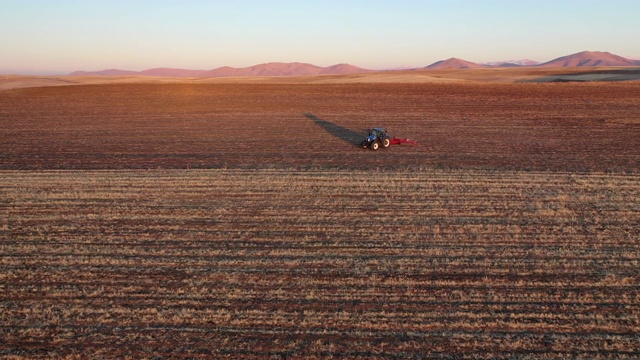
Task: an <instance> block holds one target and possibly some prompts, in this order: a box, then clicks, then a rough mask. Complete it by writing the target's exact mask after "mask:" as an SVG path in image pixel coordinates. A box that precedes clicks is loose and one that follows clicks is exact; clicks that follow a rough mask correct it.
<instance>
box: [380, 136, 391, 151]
mask: <svg viewBox="0 0 640 360" xmlns="http://www.w3.org/2000/svg"><path fill="white" fill-rule="evenodd" d="M389 145H391V140H389V138H384V139H383V140H382V147H383V148H385V149H386V148H388V147H389Z"/></svg>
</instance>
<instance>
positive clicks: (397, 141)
mask: <svg viewBox="0 0 640 360" xmlns="http://www.w3.org/2000/svg"><path fill="white" fill-rule="evenodd" d="M389 140H390V141H391V145H400V144H411V145H418V142H416V141H415V140H409V139H399V138H391V139H389Z"/></svg>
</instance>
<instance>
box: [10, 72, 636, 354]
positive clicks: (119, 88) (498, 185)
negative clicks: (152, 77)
mask: <svg viewBox="0 0 640 360" xmlns="http://www.w3.org/2000/svg"><path fill="white" fill-rule="evenodd" d="M639 99H640V83H628V84H624V85H621V84H610V83H606V84H458V85H452V84H338V85H335V84H329V85H318V84H280V85H278V84H270V85H264V84H262V85H251V84H204V85H194V84H131V85H121V84H120V85H87V86H73V87H60V88H29V89H14V90H4V91H1V92H0V125H2V126H1V128H0V167H1V170H0V206H1V208H0V209H1V210H0V290H1V291H0V312H1V313H2V317H1V318H0V357H3V358H9V359H21V358H25V359H26V358H87V357H89V358H96V357H97V358H164V357H167V358H206V357H210V358H234V359H235V358H309V357H310V358H371V359H373V358H425V357H429V358H469V357H470V358H485V359H493V358H505V357H508V358H554V359H556V358H629V359H632V358H638V357H640V337H639V335H638V334H639V333H640V295H639V293H640V287H639V284H640V270H638V269H639V265H640V238H639V235H638V234H639V233H640V227H639V225H638V224H640V177H639V175H638V171H639V170H640V166H639V164H640V150H639V149H640V112H639V110H638V109H639V108H640V107H639V106H640V100H639ZM371 126H385V127H387V128H388V130H389V132H390V133H391V134H392V135H395V136H399V137H403V138H411V139H414V140H416V141H417V142H418V145H417V146H406V145H399V146H392V147H390V148H389V149H381V150H378V151H372V150H368V149H362V148H360V147H359V146H358V142H359V141H360V140H361V139H362V138H363V137H364V135H365V129H366V128H367V127H371Z"/></svg>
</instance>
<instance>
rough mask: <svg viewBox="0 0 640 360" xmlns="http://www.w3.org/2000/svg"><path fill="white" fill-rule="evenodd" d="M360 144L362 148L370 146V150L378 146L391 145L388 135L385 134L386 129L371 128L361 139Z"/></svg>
mask: <svg viewBox="0 0 640 360" xmlns="http://www.w3.org/2000/svg"><path fill="white" fill-rule="evenodd" d="M361 145H362V147H363V148H365V149H366V148H370V149H371V150H378V149H379V148H380V146H382V147H383V148H385V149H386V148H388V147H389V145H391V140H390V139H389V135H387V130H386V129H384V128H373V129H369V136H367V138H366V139H364V140H362V144H361Z"/></svg>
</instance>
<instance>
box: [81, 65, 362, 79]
mask: <svg viewBox="0 0 640 360" xmlns="http://www.w3.org/2000/svg"><path fill="white" fill-rule="evenodd" d="M370 71H372V70H367V69H362V68H359V67H356V66H353V65H349V64H337V65H333V66H328V67H320V66H316V65H312V64H306V63H298V62H294V63H280V62H271V63H266V64H259V65H254V66H249V67H245V68H233V67H230V66H223V67H219V68H216V69H213V70H185V69H171V68H155V69H149V70H144V71H128V70H117V69H108V70H102V71H74V72H72V73H71V74H69V75H73V76H82V75H102V76H122V75H146V76H167V77H228V76H304V75H343V74H357V73H365V72H370Z"/></svg>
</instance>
